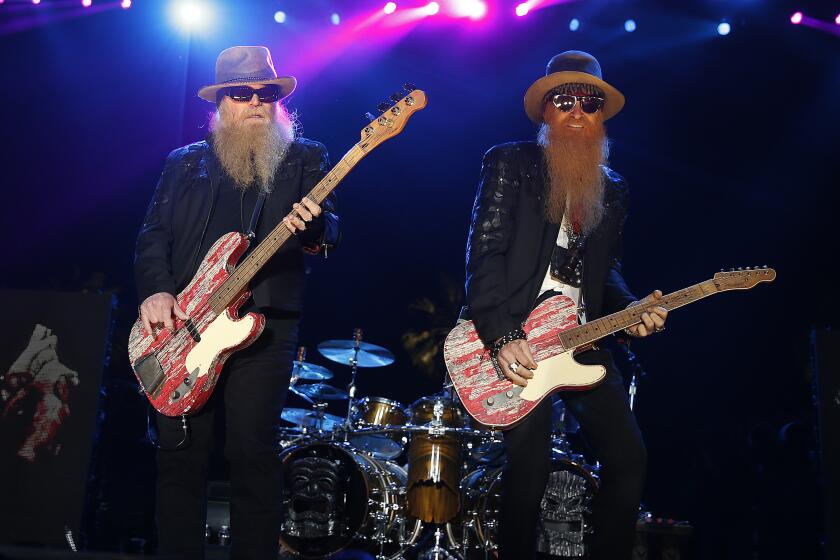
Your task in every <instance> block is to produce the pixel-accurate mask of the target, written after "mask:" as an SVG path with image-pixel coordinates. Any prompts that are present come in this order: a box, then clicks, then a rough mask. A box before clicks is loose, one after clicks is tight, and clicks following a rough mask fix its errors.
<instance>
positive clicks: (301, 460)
mask: <svg viewBox="0 0 840 560" xmlns="http://www.w3.org/2000/svg"><path fill="white" fill-rule="evenodd" d="M281 474H282V476H283V481H284V484H283V497H282V504H281V507H282V509H283V525H282V528H281V535H280V544H281V546H282V547H283V548H285V549H288V550H290V551H292V552H293V553H295V554H297V555H299V556H300V557H302V558H323V557H325V556H329V555H331V554H335V553H336V552H339V551H340V550H342V549H344V548H345V547H347V546H348V545H350V544H351V543H357V545H360V546H362V547H365V546H368V545H369V544H371V541H372V539H373V538H374V537H375V536H377V531H378V532H379V533H384V535H385V536H386V537H388V538H389V539H390V540H391V541H392V543H391V544H389V546H388V547H387V548H389V549H391V550H393V551H396V550H398V549H399V546H400V545H399V543H398V541H399V540H400V539H399V537H398V536H397V535H396V534H395V533H396V529H397V525H398V522H399V521H400V520H401V517H402V516H403V515H402V514H403V513H404V505H405V504H404V502H405V500H404V496H403V494H402V492H401V490H402V489H403V488H405V483H406V478H405V476H406V475H405V471H404V470H403V469H401V468H400V467H398V466H396V465H392V464H388V465H385V464H384V463H382V462H379V461H377V460H376V459H373V458H371V457H368V456H366V455H364V454H362V453H358V452H357V451H355V450H353V449H352V448H350V447H349V446H347V445H344V444H337V443H328V442H317V443H308V444H306V445H301V446H295V447H292V448H289V449H287V450H286V451H285V452H284V453H283V454H282V455H281ZM307 505H312V506H313V507H312V508H311V511H310V510H307V509H306V506H307ZM324 512H326V513H324ZM380 536H381V535H380ZM377 547H378V545H377Z"/></svg>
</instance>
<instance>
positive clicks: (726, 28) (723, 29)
mask: <svg viewBox="0 0 840 560" xmlns="http://www.w3.org/2000/svg"><path fill="white" fill-rule="evenodd" d="M730 31H732V26H731V25H729V24H728V23H726V22H725V21H722V22H720V23H719V24H718V34H720V35H729V32H730Z"/></svg>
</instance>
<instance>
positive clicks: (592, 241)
mask: <svg viewBox="0 0 840 560" xmlns="http://www.w3.org/2000/svg"><path fill="white" fill-rule="evenodd" d="M541 150H542V149H541V148H540V147H539V146H538V145H537V144H536V142H513V143H509V144H501V145H499V146H494V147H493V148H491V149H490V150H489V151H488V152H487V153H486V154H485V155H484V161H483V163H482V170H481V183H480V184H479V187H478V194H477V195H476V198H475V204H474V205H473V213H472V225H471V227H470V233H469V239H468V241H467V282H466V292H467V309H466V310H465V313H462V318H469V319H472V320H473V321H474V323H475V326H476V329H477V330H478V333H479V335H480V336H481V339H482V341H484V343H485V344H488V345H489V344H492V342H493V341H495V340H496V339H498V338H500V337H502V336H504V335H505V334H507V333H508V332H510V331H512V330H513V329H515V328H518V327H520V326H522V323H524V322H525V320H526V319H527V317H528V314H529V313H530V312H531V310H532V309H533V307H534V304H535V302H536V299H537V296H538V295H539V289H540V286H541V285H542V282H543V279H544V278H545V273H546V271H547V270H548V264H549V261H550V259H551V253H552V251H553V249H554V246H555V244H556V242H557V234H558V233H559V225H557V224H552V223H549V222H548V221H547V220H546V219H545V217H544V210H543V208H544V204H545V202H544V197H545V190H546V189H545V177H546V172H545V168H544V163H543V157H542V151H541ZM604 173H605V174H606V179H607V182H606V183H607V184H606V192H605V194H604V197H605V201H604V204H605V206H606V213H605V215H604V219H603V220H602V221H601V223H600V224H599V225H598V227H597V228H596V229H595V231H593V232H592V234H591V235H590V236H589V239H588V241H587V244H586V252H585V255H584V260H583V282H582V289H583V298H584V302H585V303H586V317H587V319H589V320H592V319H597V318H598V317H601V316H603V315H606V314H609V313H612V312H614V311H618V310H620V309H624V308H625V307H627V305H629V304H630V303H631V302H633V301H635V300H636V297H635V296H634V295H633V294H632V293H631V292H630V290H629V289H628V288H627V285H626V284H625V282H624V278H623V277H622V275H621V237H622V230H623V229H624V222H625V219H626V217H627V184H626V183H625V181H624V179H623V178H622V177H621V176H620V175H618V174H617V173H615V172H614V171H612V170H611V169H609V168H607V167H604Z"/></svg>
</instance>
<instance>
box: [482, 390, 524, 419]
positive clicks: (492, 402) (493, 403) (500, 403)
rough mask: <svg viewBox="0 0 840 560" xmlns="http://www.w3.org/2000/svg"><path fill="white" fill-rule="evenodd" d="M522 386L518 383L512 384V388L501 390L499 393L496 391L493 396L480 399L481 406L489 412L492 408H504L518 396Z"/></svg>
mask: <svg viewBox="0 0 840 560" xmlns="http://www.w3.org/2000/svg"><path fill="white" fill-rule="evenodd" d="M523 389H524V387H520V386H519V385H514V386H513V387H512V388H510V389H508V390H507V391H502V392H501V393H496V394H495V395H493V396H490V397H487V398H486V399H483V400H482V401H481V406H482V407H483V408H484V410H485V411H487V412H491V411H492V410H495V409H499V408H504V407H506V406H507V405H508V404H510V401H512V400H514V399H516V398H518V397H519V394H520V393H522V391H523Z"/></svg>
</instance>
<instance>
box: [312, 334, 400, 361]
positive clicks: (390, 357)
mask: <svg viewBox="0 0 840 560" xmlns="http://www.w3.org/2000/svg"><path fill="white" fill-rule="evenodd" d="M357 344H358V345H359V352H358V354H356V345H357ZM318 352H320V353H321V355H322V356H324V357H325V358H326V359H328V360H332V361H334V362H338V363H340V364H344V365H346V366H352V365H353V363H352V360H353V357H354V356H355V357H356V363H357V365H358V366H359V367H381V366H387V365H390V364H393V363H394V354H393V353H392V352H391V351H390V350H387V349H385V348H383V347H382V346H377V345H376V344H371V343H370V342H356V341H355V340H326V341H324V342H322V343H321V344H319V345H318Z"/></svg>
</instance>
